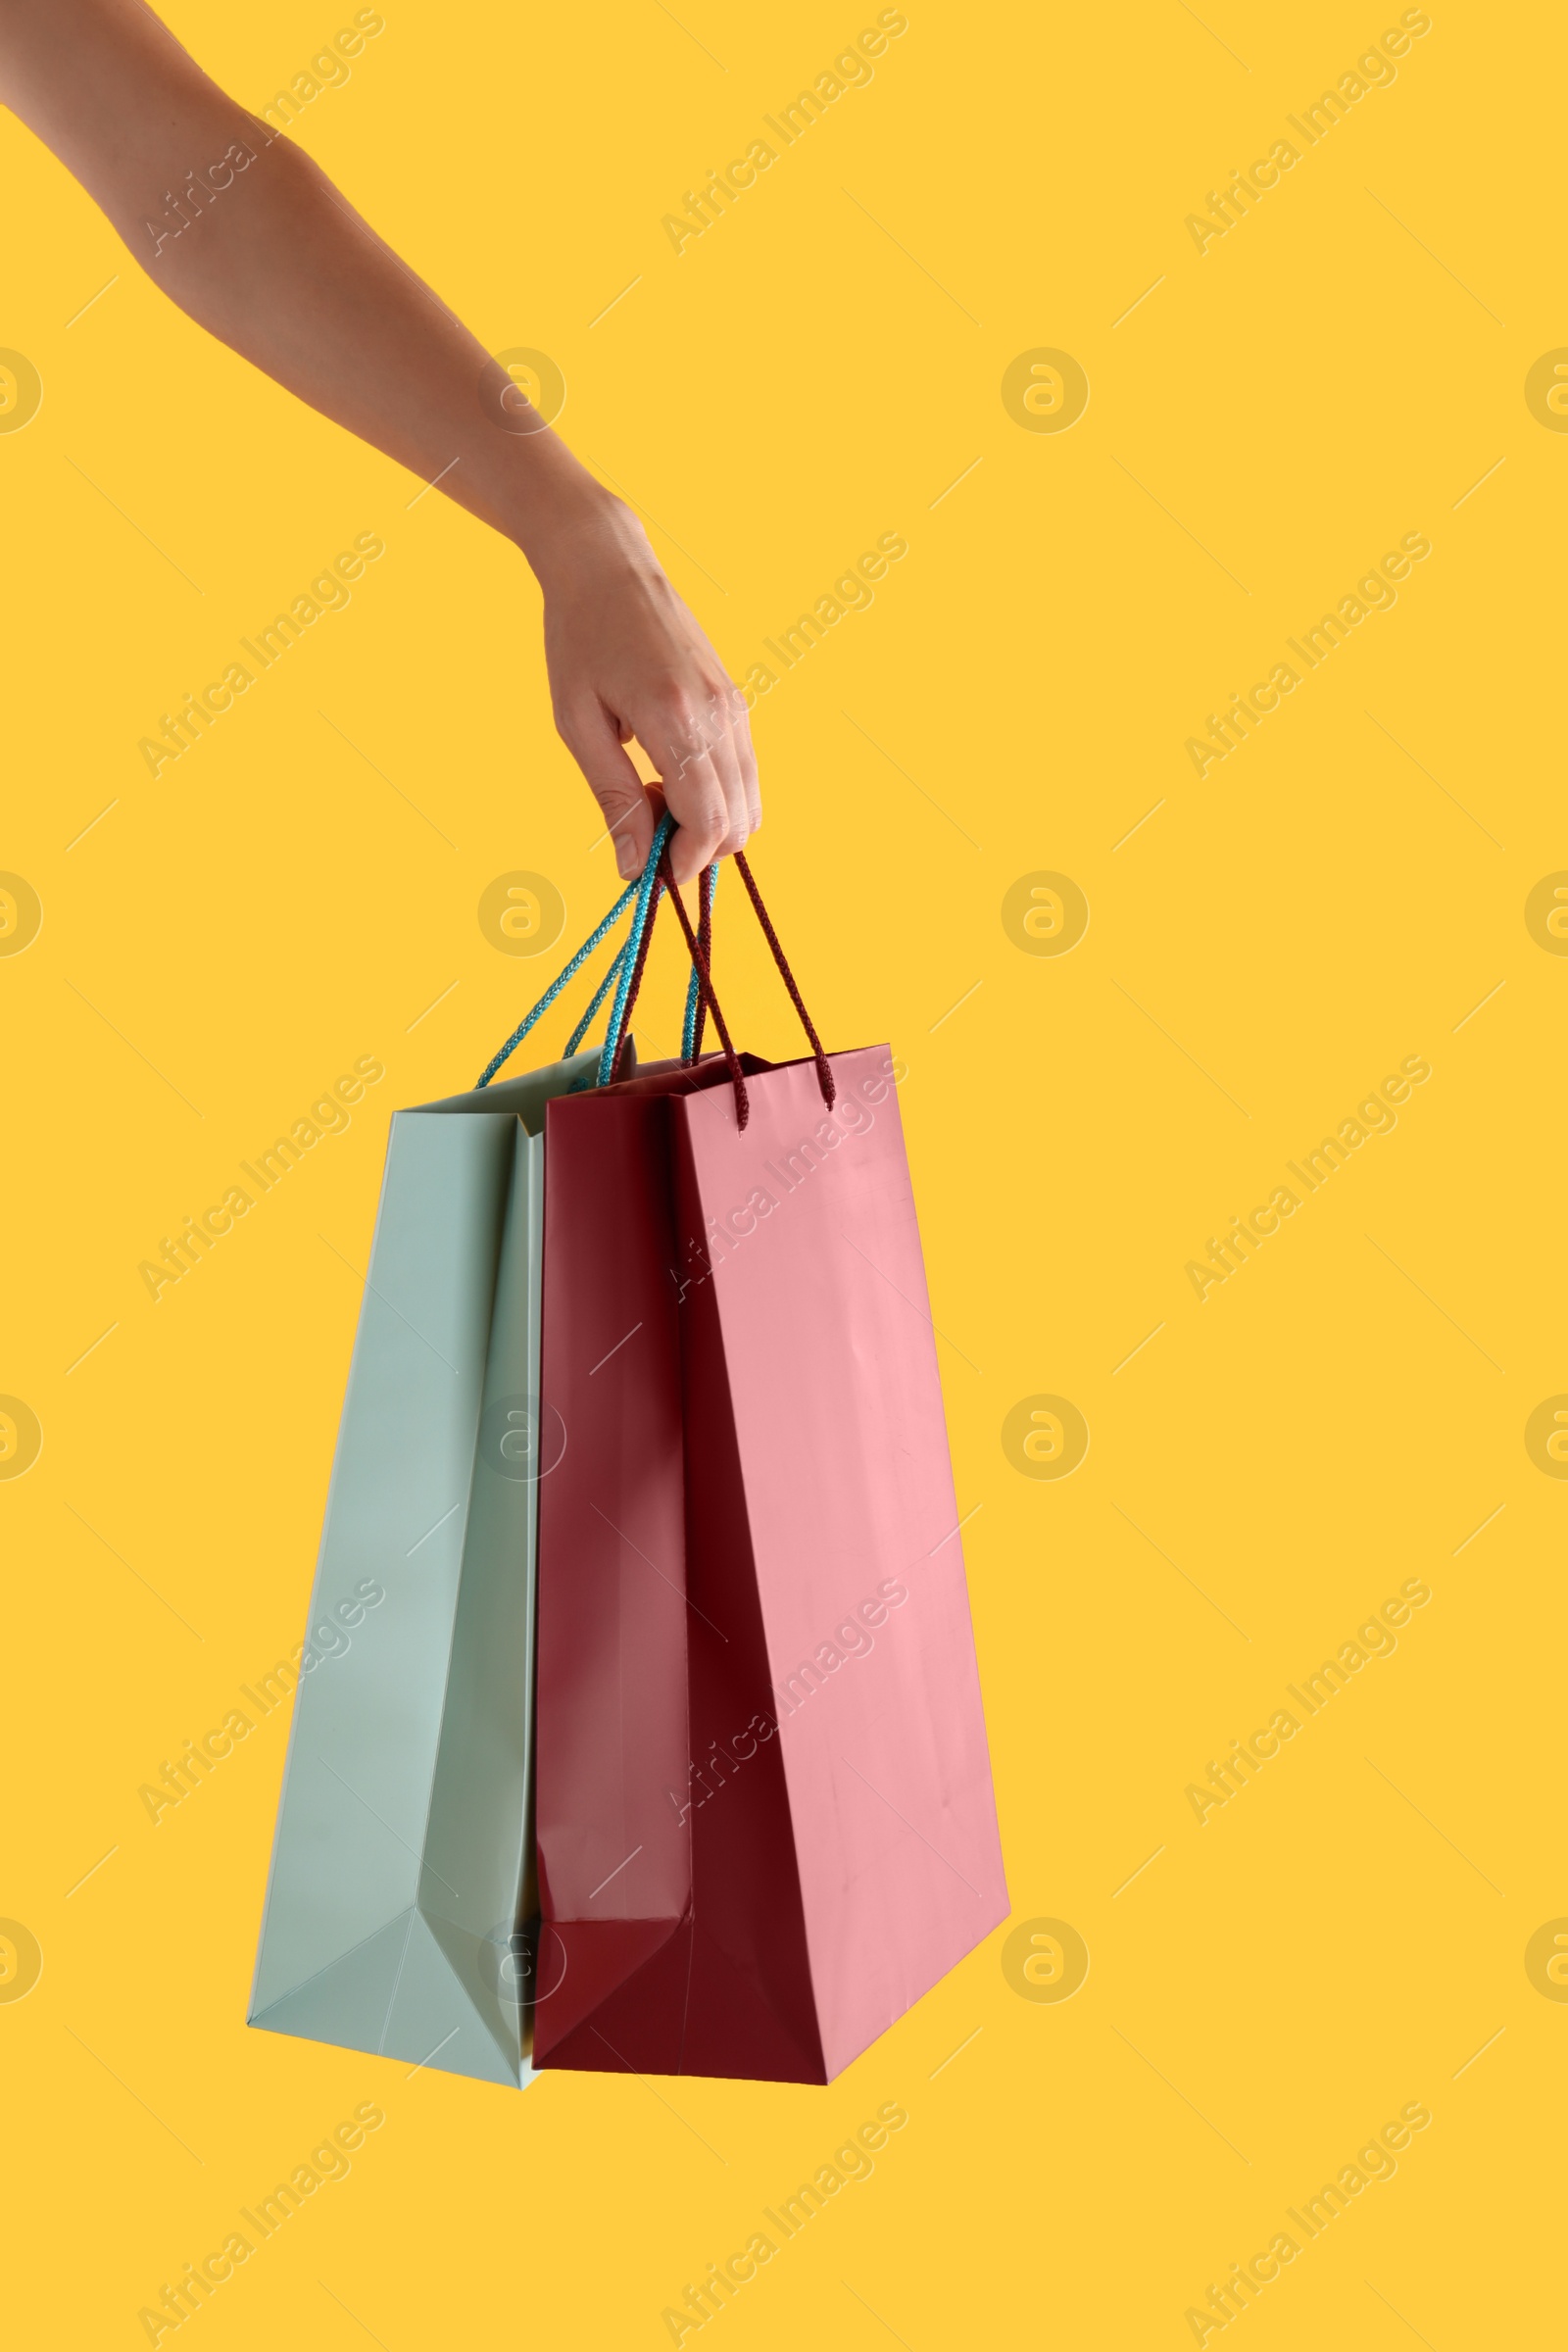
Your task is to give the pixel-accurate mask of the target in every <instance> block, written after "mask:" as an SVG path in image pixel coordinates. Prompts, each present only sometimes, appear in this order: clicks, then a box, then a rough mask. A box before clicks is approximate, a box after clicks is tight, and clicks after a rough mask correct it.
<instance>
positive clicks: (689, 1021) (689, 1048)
mask: <svg viewBox="0 0 1568 2352" xmlns="http://www.w3.org/2000/svg"><path fill="white" fill-rule="evenodd" d="M717 889H718V859H717V858H714V859H713V862H712V864H711V866H710V867H709V869H708V904H709V906H710V907H711V906H712V904H713V895H714V893H715V892H716V890H717ZM702 890H703V886H702V883H701V881H699V883H698V885H697V897H698V905H699V906H701V904H702ZM702 1002H703V983H702V978H701V975H700V974H699V972H698V969H697V966H696V964H695V963H694V964H693V965H692V976H691V978H690V980H688V982H687V983H686V1018H685V1020H684V1021H683V1022H682V1024H681V1032H680V1057H681V1059H682V1061H694V1060H695V1059H696V1047H697V1014H698V1010H699V1007H700V1006H701V1005H702Z"/></svg>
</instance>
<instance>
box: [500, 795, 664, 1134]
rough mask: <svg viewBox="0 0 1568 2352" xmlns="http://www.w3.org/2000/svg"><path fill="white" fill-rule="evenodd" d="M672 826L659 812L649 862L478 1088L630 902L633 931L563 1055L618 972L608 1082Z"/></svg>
mask: <svg viewBox="0 0 1568 2352" xmlns="http://www.w3.org/2000/svg"><path fill="white" fill-rule="evenodd" d="M674 829H675V826H674V820H673V818H672V817H669V816H663V817H661V819H660V821H659V828H658V830H657V831H656V833H655V835H654V846H653V848H652V850H651V851H650V852H649V857H648V863H647V864H646V865H645V866H644V868H643V871H642V875H641V878H640V879H639V880H638V881H636V882H628V883H627V885H626V887H625V889H624V890H623V891H622V892H621V894H620V896H619V898H618V899H617V900H616V901H615V904H614V905H613V907H612V908H611V909H610V912H609V913H608V914H607V915H606V916H605V918H604V920H603V922H601V923H600V924H599V925H598V926H597V928H596V929H595V930H594V931H593V932H592V933H591V934H590V935H589V937H588V938H587V939H585V940H584V941H583V943H582V946H581V947H580V948H579V949H578V950H577V953H576V955H575V956H573V957H572V959H571V961H570V962H569V963H568V964H567V965H566V967H565V969H564V971H562V972H559V973H558V974H557V975H556V977H555V979H554V980H552V982H551V983H550V986H549V987H548V988H547V989H546V990H545V993H544V995H543V996H542V997H541V998H540V1000H539V1002H538V1004H537V1005H535V1006H534V1008H533V1010H532V1011H531V1012H530V1013H527V1014H526V1015H525V1016H524V1017H523V1019H522V1020H520V1021H519V1022H518V1023H517V1026H516V1028H515V1029H514V1031H513V1032H512V1035H511V1036H510V1037H509V1038H508V1040H507V1042H506V1044H505V1045H504V1046H503V1047H502V1049H501V1051H500V1053H499V1054H495V1055H494V1056H493V1057H492V1059H491V1060H490V1061H488V1062H487V1063H486V1064H485V1067H484V1069H483V1070H482V1071H481V1072H480V1074H479V1076H478V1078H477V1079H476V1080H475V1081H474V1084H475V1088H476V1089H477V1088H478V1087H484V1086H488V1085H489V1083H490V1081H491V1079H492V1078H493V1077H494V1076H495V1074H496V1072H497V1070H499V1069H500V1068H501V1066H502V1064H503V1063H504V1062H506V1061H508V1060H510V1059H511V1057H512V1055H513V1054H515V1052H516V1050H517V1048H518V1047H519V1046H520V1045H521V1043H522V1041H523V1039H524V1038H525V1037H526V1036H527V1034H528V1032H529V1030H530V1029H531V1028H532V1027H533V1025H534V1023H535V1022H536V1021H537V1020H538V1019H539V1017H540V1015H541V1014H542V1013H545V1012H548V1011H549V1009H550V1007H551V1005H553V1004H554V1003H555V1001H556V999H557V998H558V997H559V996H560V994H561V992H562V990H563V989H564V987H565V985H566V983H567V981H568V980H570V979H572V978H573V977H574V976H575V975H576V973H577V972H578V971H579V970H580V969H581V967H582V965H583V964H584V963H586V962H587V960H588V957H589V956H591V955H592V954H593V952H594V950H595V949H596V948H597V947H599V946H600V945H601V944H602V942H603V941H605V940H606V939H608V938H609V936H610V934H611V932H612V931H613V929H614V928H615V925H616V924H617V923H618V922H619V920H620V918H621V916H622V915H623V914H624V913H625V911H626V909H627V907H634V909H635V911H634V914H633V918H632V931H631V936H630V938H629V939H628V940H627V941H626V942H625V943H624V945H623V946H622V947H621V949H620V950H619V953H618V954H617V955H616V956H615V957H614V960H613V962H612V964H611V966H610V969H609V971H608V972H607V973H606V974H605V977H604V979H603V980H602V981H601V982H600V985H599V987H598V989H597V990H596V991H595V994H594V1000H593V1003H592V1004H591V1005H589V1007H588V1010H587V1011H586V1012H585V1013H584V1015H583V1017H582V1019H581V1020H580V1021H579V1022H578V1024H577V1027H576V1029H575V1030H574V1031H573V1032H572V1036H571V1039H570V1041H569V1043H568V1045H567V1047H566V1052H565V1054H564V1059H566V1060H568V1061H569V1060H570V1058H571V1056H572V1054H575V1053H576V1052H577V1050H578V1048H579V1047H580V1046H581V1044H582V1041H583V1038H584V1036H585V1035H586V1034H587V1030H588V1025H589V1023H590V1022H591V1021H592V1019H593V1017H594V1015H595V1013H596V1012H597V1011H598V1010H599V1007H600V1005H602V1004H603V1003H604V1001H605V998H606V997H607V996H608V994H609V993H610V986H611V982H612V981H613V980H614V979H615V978H616V977H617V975H618V977H619V982H620V985H619V987H618V988H617V990H616V992H615V1003H614V1006H613V1011H612V1013H611V1019H610V1035H609V1037H607V1039H606V1041H605V1053H604V1054H601V1055H600V1059H599V1071H598V1079H597V1083H598V1084H599V1085H601V1086H604V1085H605V1084H606V1083H607V1077H606V1064H605V1056H606V1054H610V1049H611V1046H612V1044H615V1045H616V1046H617V1047H618V1044H619V1029H620V1024H621V1022H622V1020H623V1019H624V1017H625V1005H626V998H627V996H628V994H629V992H630V989H631V975H632V971H633V969H634V967H635V965H636V961H637V950H638V947H639V945H640V944H641V940H642V935H643V931H644V929H645V928H646V926H647V919H648V908H649V905H650V902H651V900H652V897H653V893H654V888H655V884H656V881H657V878H658V867H659V860H660V858H661V857H662V855H663V849H664V844H665V842H666V841H667V840H668V839H669V836H670V834H671V833H672V832H673V831H674ZM610 1066H611V1067H612V1068H613V1066H614V1062H613V1056H612V1058H611V1063H610Z"/></svg>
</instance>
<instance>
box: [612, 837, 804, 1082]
mask: <svg viewBox="0 0 1568 2352" xmlns="http://www.w3.org/2000/svg"><path fill="white" fill-rule="evenodd" d="M735 864H736V868H737V870H738V872H739V874H740V877H741V880H742V881H743V882H744V883H745V885H746V895H747V897H748V898H749V899H750V900H751V902H752V905H753V907H755V908H756V910H757V919H758V921H759V922H760V924H761V926H762V936H763V938H764V939H765V940H766V941H767V944H768V947H769V948H770V949H771V951H772V955H773V961H774V962H775V963H776V964H777V965H778V968H779V970H780V971H781V972H782V974H783V975H784V985H785V987H786V988H787V989H788V990H789V992H790V998H791V1001H792V1003H793V1004H794V1006H795V1009H796V1011H797V1012H798V1013H799V1014H800V1016H801V1024H802V1026H803V1028H804V1029H805V1031H806V1034H807V1036H808V1037H809V1040H810V1043H811V1058H812V1059H813V1061H814V1062H815V1063H816V1083H817V1085H818V1087H819V1088H820V1090H821V1095H822V1100H823V1102H824V1103H826V1104H827V1106H828V1108H829V1110H831V1109H832V1107H833V1105H834V1103H835V1102H836V1101H837V1099H838V1087H837V1085H836V1083H835V1081H834V1077H833V1072H832V1070H831V1068H830V1067H829V1064H828V1058H827V1055H826V1054H825V1053H824V1052H823V1049H822V1041H821V1039H820V1038H819V1037H818V1036H817V1034H816V1031H815V1029H814V1028H813V1027H812V1025H811V1016H810V1014H809V1012H808V1011H807V1009H806V1005H805V1003H804V1001H803V999H802V997H801V992H800V989H799V988H798V986H797V985H796V980H795V974H794V973H793V972H792V971H791V970H790V967H789V962H788V959H787V958H786V956H785V954H784V950H783V949H782V948H781V947H780V945H779V939H778V933H777V932H776V931H775V930H774V928H773V924H772V920H771V918H770V917H769V914H768V911H767V908H766V907H764V906H763V904H762V896H761V893H760V890H759V889H758V887H757V884H756V882H755V881H754V880H753V878H752V869H751V867H750V866H749V865H748V864H747V862H746V858H745V856H744V854H743V853H742V852H740V851H737V852H736V853H735ZM666 891H667V892H668V894H669V900H670V904H671V906H672V907H674V909H675V913H676V916H677V918H678V920H679V923H680V927H681V932H682V935H683V936H684V938H685V941H686V952H687V954H688V955H689V956H690V957H691V959H692V967H693V969H694V970H695V972H696V974H697V986H698V1010H697V1045H696V1054H698V1055H700V1054H701V1053H702V1045H703V1020H704V1016H705V1014H707V1013H709V1012H711V1014H712V1016H713V1026H714V1028H715V1029H716V1030H717V1031H718V1036H719V1043H720V1045H721V1047H722V1049H723V1054H724V1059H725V1061H726V1062H727V1064H728V1065H729V1074H730V1078H731V1081H732V1083H733V1085H734V1088H735V1119H736V1124H737V1126H739V1127H742V1128H744V1127H745V1125H746V1122H747V1120H748V1119H749V1118H750V1116H751V1104H750V1102H749V1101H748V1099H747V1094H746V1078H745V1073H744V1072H743V1071H742V1069H741V1064H740V1056H739V1054H737V1053H736V1051H735V1047H734V1043H733V1041H732V1039H731V1037H730V1033H729V1030H728V1028H727V1026H726V1025H725V1021H724V1015H723V1014H722V1012H721V1011H720V1010H719V1006H718V999H717V997H716V996H715V995H714V994H713V978H712V971H711V964H710V960H709V957H710V952H711V941H712V891H711V888H705V887H704V885H703V884H702V883H699V886H698V896H699V907H700V913H699V922H698V928H697V929H696V930H695V931H694V930H693V929H692V923H691V917H690V916H689V915H688V913H687V912H686V908H685V906H684V904H683V903H682V900H681V895H680V892H679V891H678V890H677V889H676V888H675V877H674V874H673V872H672V870H671V868H670V862H669V852H668V850H667V849H665V850H664V852H663V853H662V856H661V858H660V861H659V880H658V881H657V882H656V884H655V886H654V903H653V906H652V907H651V908H650V909H649V915H648V921H647V922H646V924H645V925H644V927H643V936H642V943H641V946H640V947H639V949H638V954H637V961H636V963H635V965H634V966H633V969H632V975H631V987H630V989H629V991H628V992H627V997H626V1011H625V1017H624V1023H623V1026H622V1029H621V1044H620V1050H619V1052H618V1054H616V1057H615V1070H614V1077H617V1078H618V1077H619V1075H620V1067H621V1063H622V1061H623V1059H624V1057H625V1052H626V1044H625V1041H626V1039H627V1038H629V1037H630V1035H631V1015H632V1007H633V1006H634V1005H635V1004H636V1002H637V992H638V990H639V989H640V988H641V986H642V981H643V967H644V965H645V964H646V962H647V960H648V943H649V941H650V939H652V937H653V932H654V918H655V916H656V915H657V914H658V912H659V902H660V900H661V899H662V897H663V895H664V893H665V892H666ZM695 1057H696V1056H695V1055H694V1058H695Z"/></svg>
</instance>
